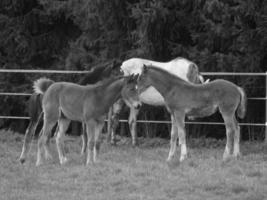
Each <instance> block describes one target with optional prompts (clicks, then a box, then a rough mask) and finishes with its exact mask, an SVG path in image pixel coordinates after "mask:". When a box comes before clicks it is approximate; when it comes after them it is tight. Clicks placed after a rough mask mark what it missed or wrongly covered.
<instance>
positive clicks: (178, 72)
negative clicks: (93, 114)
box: [108, 57, 204, 146]
mask: <svg viewBox="0 0 267 200" xmlns="http://www.w3.org/2000/svg"><path fill="white" fill-rule="evenodd" d="M144 64H145V65H155V66H157V67H158V68H160V69H164V70H167V71H168V72H169V73H172V74H173V75H175V76H178V77H180V78H182V79H183V80H185V81H188V82H193V83H203V82H204V79H203V77H202V76H201V75H200V73H199V70H198V67H197V65H196V64H195V63H193V62H191V61H189V60H187V59H185V58H180V57H179V58H176V59H174V60H171V61H169V62H156V61H152V60H146V59H141V58H131V59H129V60H126V61H124V62H123V63H122V65H121V71H122V72H123V73H124V75H125V76H128V75H131V74H140V73H141V71H142V68H143V65H144ZM139 98H140V100H141V102H142V103H145V104H149V105H153V106H164V105H165V102H164V99H163V97H162V95H161V94H160V93H159V92H158V91H157V90H156V89H155V88H154V87H153V86H151V87H148V88H147V89H146V90H144V91H143V92H142V93H141V94H140V95H139ZM125 102H126V105H127V106H128V107H130V115H129V120H128V123H129V126H130V132H131V136H132V145H133V146H135V145H136V121H137V115H138V112H139V109H136V108H135V107H134V106H133V105H132V104H131V103H130V102H127V101H125ZM121 108H122V101H119V102H118V103H117V104H116V105H114V106H113V109H114V111H113V112H114V114H113V117H112V120H111V121H112V123H111V124H112V126H113V127H112V130H109V131H108V133H110V132H111V133H110V134H111V143H115V129H116V126H117V125H118V113H119V112H120V110H121Z"/></svg>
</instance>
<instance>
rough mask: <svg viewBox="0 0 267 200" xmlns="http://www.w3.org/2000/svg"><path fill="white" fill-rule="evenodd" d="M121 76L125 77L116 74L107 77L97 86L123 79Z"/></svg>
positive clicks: (104, 85)
mask: <svg viewBox="0 0 267 200" xmlns="http://www.w3.org/2000/svg"><path fill="white" fill-rule="evenodd" d="M121 78H124V76H121V75H119V76H115V77H111V78H108V79H105V80H103V81H100V82H99V83H98V84H97V85H96V87H95V88H100V87H106V86H107V85H110V84H112V83H113V82H115V81H117V80H119V79H121Z"/></svg>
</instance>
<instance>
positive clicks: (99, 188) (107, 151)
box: [0, 130, 267, 200]
mask: <svg viewBox="0 0 267 200" xmlns="http://www.w3.org/2000/svg"><path fill="white" fill-rule="evenodd" d="M22 142H23V135H20V134H17V133H14V132H11V131H4V130H3V131H0V199H3V200H9V199H14V200H17V199H24V200H26V199H27V200H28V199H29V200H36V199H38V200H42V199H44V200H47V199H57V200H58V199H68V200H72V199H73V200H79V199H90V200H91V199H92V200H95V199H97V200H102V199H103V200H106V199H114V200H165V199H177V200H191V199H192V200H200V199H205V200H208V199H210V200H216V199H218V200H219V199H227V200H229V199H236V200H237V199H240V200H241V199H242V200H263V199H267V145H265V144H264V143H260V142H250V143H248V142H242V143H241V152H242V154H243V156H242V157H241V158H240V159H238V160H230V161H229V162H226V163H223V162H222V154H223V150H224V145H225V141H216V140H207V139H206V140H205V139H198V140H190V141H188V148H189V153H190V156H189V158H188V159H187V160H186V161H185V162H184V163H179V162H178V156H176V157H177V159H176V160H175V161H174V162H173V163H171V164H169V165H168V164H167V163H166V162H165V160H166V158H167V155H168V150H169V141H168V140H162V139H158V138H155V139H140V145H139V147H137V148H133V147H131V146H130V145H129V143H130V141H129V139H125V138H121V141H120V142H119V144H118V145H117V146H111V145H109V144H106V143H105V142H103V144H102V146H101V149H100V154H99V159H100V161H99V163H97V164H95V165H91V166H85V164H84V163H85V156H80V148H81V140H80V138H79V137H77V138H71V137H69V138H67V139H66V150H67V152H68V154H67V156H68V158H69V162H68V163H67V164H65V165H64V166H60V165H59V162H58V156H57V152H56V148H55V142H54V140H53V141H52V144H51V150H52V153H53V156H54V160H53V161H47V162H46V164H44V165H42V166H40V167H35V161H36V150H37V149H36V148H37V147H36V141H34V142H33V145H32V149H31V152H30V154H29V158H28V160H27V161H26V163H25V164H24V165H21V164H20V163H19V162H18V158H19V155H20V151H21V147H22Z"/></svg>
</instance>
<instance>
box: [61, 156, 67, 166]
mask: <svg viewBox="0 0 267 200" xmlns="http://www.w3.org/2000/svg"><path fill="white" fill-rule="evenodd" d="M67 162H68V159H67V158H66V157H63V158H61V159H60V164H61V165H64V164H65V163H67Z"/></svg>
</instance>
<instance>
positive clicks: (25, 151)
mask: <svg viewBox="0 0 267 200" xmlns="http://www.w3.org/2000/svg"><path fill="white" fill-rule="evenodd" d="M37 124H38V121H30V124H29V126H28V128H27V130H26V133H25V136H24V142H23V147H22V151H21V155H20V158H19V161H20V163H21V164H23V163H24V162H25V161H26V157H27V154H28V152H29V151H30V148H31V141H32V138H33V135H34V133H35V130H36V127H37Z"/></svg>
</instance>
